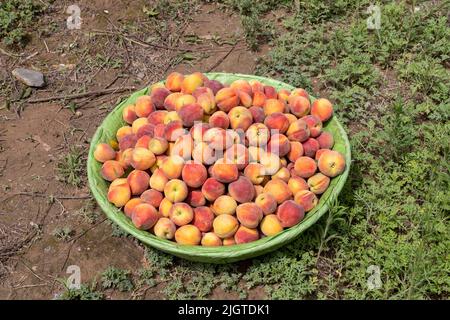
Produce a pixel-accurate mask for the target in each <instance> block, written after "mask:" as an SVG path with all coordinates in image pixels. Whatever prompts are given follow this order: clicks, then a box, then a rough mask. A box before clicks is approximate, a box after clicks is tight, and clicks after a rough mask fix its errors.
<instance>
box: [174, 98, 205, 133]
mask: <svg viewBox="0 0 450 320" xmlns="http://www.w3.org/2000/svg"><path fill="white" fill-rule="evenodd" d="M178 115H179V116H180V118H181V121H182V122H183V125H184V126H185V127H192V126H193V125H194V123H196V122H200V121H201V120H202V118H203V108H202V107H201V106H200V105H199V104H198V103H192V104H188V105H185V106H183V107H182V108H181V109H180V110H178Z"/></svg>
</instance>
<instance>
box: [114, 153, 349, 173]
mask: <svg viewBox="0 0 450 320" xmlns="http://www.w3.org/2000/svg"><path fill="white" fill-rule="evenodd" d="M105 163H106V162H105ZM317 165H318V167H319V170H320V172H322V173H323V174H324V175H326V176H327V177H330V178H333V177H336V176H338V175H340V174H341V173H342V172H344V170H345V158H344V156H343V155H342V154H341V153H340V152H338V151H333V150H329V151H327V152H324V153H322V155H321V156H320V158H319V161H318V163H317Z"/></svg>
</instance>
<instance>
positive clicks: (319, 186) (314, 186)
mask: <svg viewBox="0 0 450 320" xmlns="http://www.w3.org/2000/svg"><path fill="white" fill-rule="evenodd" d="M308 185H309V190H311V191H312V192H314V193H315V194H322V193H324V192H325V190H327V188H328V186H329V185H330V178H328V177H327V176H326V175H324V174H322V173H316V174H315V175H313V176H312V177H310V178H309V179H308Z"/></svg>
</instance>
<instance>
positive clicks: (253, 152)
mask: <svg viewBox="0 0 450 320" xmlns="http://www.w3.org/2000/svg"><path fill="white" fill-rule="evenodd" d="M264 153H265V151H264V149H263V148H260V147H254V146H250V147H248V154H249V157H250V158H249V161H250V162H259V160H260V159H261V156H262V155H263V154H264Z"/></svg>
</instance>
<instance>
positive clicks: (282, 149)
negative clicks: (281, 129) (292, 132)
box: [267, 133, 291, 157]
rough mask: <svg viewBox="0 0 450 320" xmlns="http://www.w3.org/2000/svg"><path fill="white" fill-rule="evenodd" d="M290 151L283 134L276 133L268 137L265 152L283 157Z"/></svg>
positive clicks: (288, 143) (287, 141)
mask: <svg viewBox="0 0 450 320" xmlns="http://www.w3.org/2000/svg"><path fill="white" fill-rule="evenodd" d="M290 150H291V144H290V142H289V140H288V138H287V137H286V136H285V135H284V134H280V133H276V134H273V135H272V136H271V137H270V140H269V143H268V144H267V151H268V152H271V153H274V154H276V155H278V156H279V157H284V156H285V155H287V154H288V153H289V151H290Z"/></svg>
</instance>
